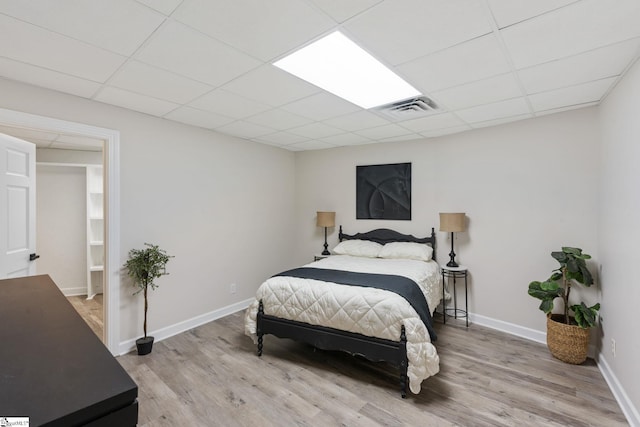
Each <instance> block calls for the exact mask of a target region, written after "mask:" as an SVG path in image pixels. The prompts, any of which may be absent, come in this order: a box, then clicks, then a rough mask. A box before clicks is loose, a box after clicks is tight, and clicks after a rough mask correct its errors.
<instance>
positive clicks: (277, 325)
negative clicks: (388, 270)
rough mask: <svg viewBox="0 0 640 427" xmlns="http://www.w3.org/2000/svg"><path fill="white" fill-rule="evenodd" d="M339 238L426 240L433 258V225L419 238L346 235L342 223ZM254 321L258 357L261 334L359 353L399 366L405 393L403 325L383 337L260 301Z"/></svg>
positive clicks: (376, 232) (378, 233) (391, 234)
mask: <svg viewBox="0 0 640 427" xmlns="http://www.w3.org/2000/svg"><path fill="white" fill-rule="evenodd" d="M338 237H339V239H340V241H343V240H355V239H359V240H370V241H373V242H377V243H380V244H382V245H384V244H386V243H391V242H416V243H426V244H429V245H431V246H432V247H433V259H434V260H435V254H436V235H435V230H434V229H433V228H432V229H431V236H430V237H424V238H418V237H414V236H412V235H409V234H402V233H398V232H397V231H393V230H389V229H386V228H379V229H376V230H372V231H369V232H366V233H357V234H353V235H349V234H344V233H343V232H342V226H340V233H339V235H338ZM256 322H257V326H256V334H257V337H258V356H262V348H263V336H264V335H266V334H271V335H275V336H277V337H280V338H291V339H293V340H296V341H300V342H304V343H307V344H310V345H312V346H314V347H316V348H319V349H321V350H332V351H333V350H339V351H344V352H346V353H349V354H352V355H359V356H362V357H364V358H365V359H367V360H370V361H372V362H387V363H389V364H391V365H393V366H395V367H396V368H399V369H400V392H401V395H402V397H403V398H405V397H406V396H407V365H408V361H407V337H406V334H405V328H404V325H403V326H402V327H401V330H400V337H399V341H392V340H386V339H381V338H375V337H369V336H366V335H362V334H356V333H353V332H347V331H341V330H339V329H334V328H328V327H324V326H317V325H311V324H308V323H303V322H297V321H294V320H288V319H282V318H279V317H275V316H270V315H268V314H265V313H264V307H263V305H262V301H260V305H259V307H258V315H257V318H256Z"/></svg>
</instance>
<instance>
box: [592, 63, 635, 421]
mask: <svg viewBox="0 0 640 427" xmlns="http://www.w3.org/2000/svg"><path fill="white" fill-rule="evenodd" d="M639 112H640V63H638V62H636V64H635V66H634V67H633V68H631V69H630V70H629V72H628V73H627V75H626V76H625V78H624V79H623V80H622V81H621V82H620V83H619V84H618V85H617V86H616V88H615V89H614V90H613V92H612V93H611V94H609V96H608V97H607V99H606V101H605V102H604V103H603V104H602V105H601V107H600V124H601V131H602V141H603V145H602V148H603V149H602V151H601V153H600V155H601V158H602V178H601V182H600V184H601V190H600V193H601V195H602V196H601V203H600V211H601V213H600V221H599V227H598V230H599V233H598V235H599V242H600V253H601V258H602V290H603V292H602V293H603V295H602V310H601V313H602V317H603V322H602V332H603V337H602V340H603V351H602V354H601V357H602V358H603V359H604V360H605V362H606V364H607V365H608V366H609V367H610V368H611V370H612V371H613V373H614V374H615V377H616V378H617V379H618V381H619V382H620V385H621V386H622V389H623V390H624V391H625V392H626V395H627V396H628V399H629V401H630V402H635V409H629V413H632V412H633V417H634V421H635V423H636V424H637V425H640V415H638V409H640V364H639V363H638V356H639V355H640V331H639V329H638V325H637V312H638V308H637V307H638V303H639V302H640V285H639V284H638V279H637V274H636V272H635V268H636V267H637V266H638V265H640V252H638V249H637V246H638V242H639V241H640V227H639V226H638V218H640V197H639V194H640V190H639V183H640V162H639V161H640V120H638V114H639ZM612 339H613V340H615V341H616V355H615V356H614V355H613V354H612V352H611V340H612Z"/></svg>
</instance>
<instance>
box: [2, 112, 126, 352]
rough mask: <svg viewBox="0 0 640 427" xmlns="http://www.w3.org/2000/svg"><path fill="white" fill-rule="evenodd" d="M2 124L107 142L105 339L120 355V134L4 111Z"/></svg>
mask: <svg viewBox="0 0 640 427" xmlns="http://www.w3.org/2000/svg"><path fill="white" fill-rule="evenodd" d="M0 124H3V125H7V126H16V127H21V128H28V129H37V130H42V131H53V132H61V133H72V134H76V135H85V136H90V137H93V138H98V139H102V140H104V141H105V143H104V148H103V163H104V164H103V170H104V185H105V206H104V212H105V242H106V249H107V250H106V251H105V259H104V280H105V283H104V293H105V298H104V305H105V307H104V314H105V322H104V339H105V345H106V346H107V348H108V349H109V351H110V352H111V353H112V354H113V355H115V356H117V355H119V354H120V349H119V347H120V346H119V342H120V312H119V307H120V132H119V131H117V130H114V129H107V128H101V127H97V126H91V125H87V124H84V123H77V122H70V121H67V120H60V119H54V118H51V117H45V116H39V115H35V114H30V113H23V112H20V111H13V110H7V109H4V108H0Z"/></svg>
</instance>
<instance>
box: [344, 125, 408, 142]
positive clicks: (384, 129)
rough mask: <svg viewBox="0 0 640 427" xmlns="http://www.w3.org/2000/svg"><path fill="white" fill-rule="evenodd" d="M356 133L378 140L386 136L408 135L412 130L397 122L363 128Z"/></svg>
mask: <svg viewBox="0 0 640 427" xmlns="http://www.w3.org/2000/svg"><path fill="white" fill-rule="evenodd" d="M355 133H357V134H358V135H360V136H364V137H365V138H369V139H373V140H376V141H377V140H380V139H384V138H391V137H394V136H400V135H407V134H410V133H412V132H411V131H409V130H407V129H405V128H403V127H401V126H398V125H396V124H388V125H384V126H378V127H375V128H369V129H362V130H359V131H356V132H355Z"/></svg>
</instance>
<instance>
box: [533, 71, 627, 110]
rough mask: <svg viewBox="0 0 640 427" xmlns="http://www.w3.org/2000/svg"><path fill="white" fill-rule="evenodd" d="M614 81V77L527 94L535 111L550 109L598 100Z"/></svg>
mask: <svg viewBox="0 0 640 427" xmlns="http://www.w3.org/2000/svg"><path fill="white" fill-rule="evenodd" d="M615 81H616V77H610V78H608V79H602V80H596V81H593V82H588V83H583V84H580V85H576V86H569V87H565V88H562V89H556V90H551V91H548V92H541V93H537V94H535V95H529V100H530V101H531V105H532V106H533V108H534V110H535V111H544V110H551V109H554V108H559V107H563V106H566V105H578V104H585V103H588V102H593V101H599V100H601V99H602V97H603V96H604V95H605V94H606V93H607V90H608V89H609V88H610V87H611V85H612V84H613V83H614V82H615Z"/></svg>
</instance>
